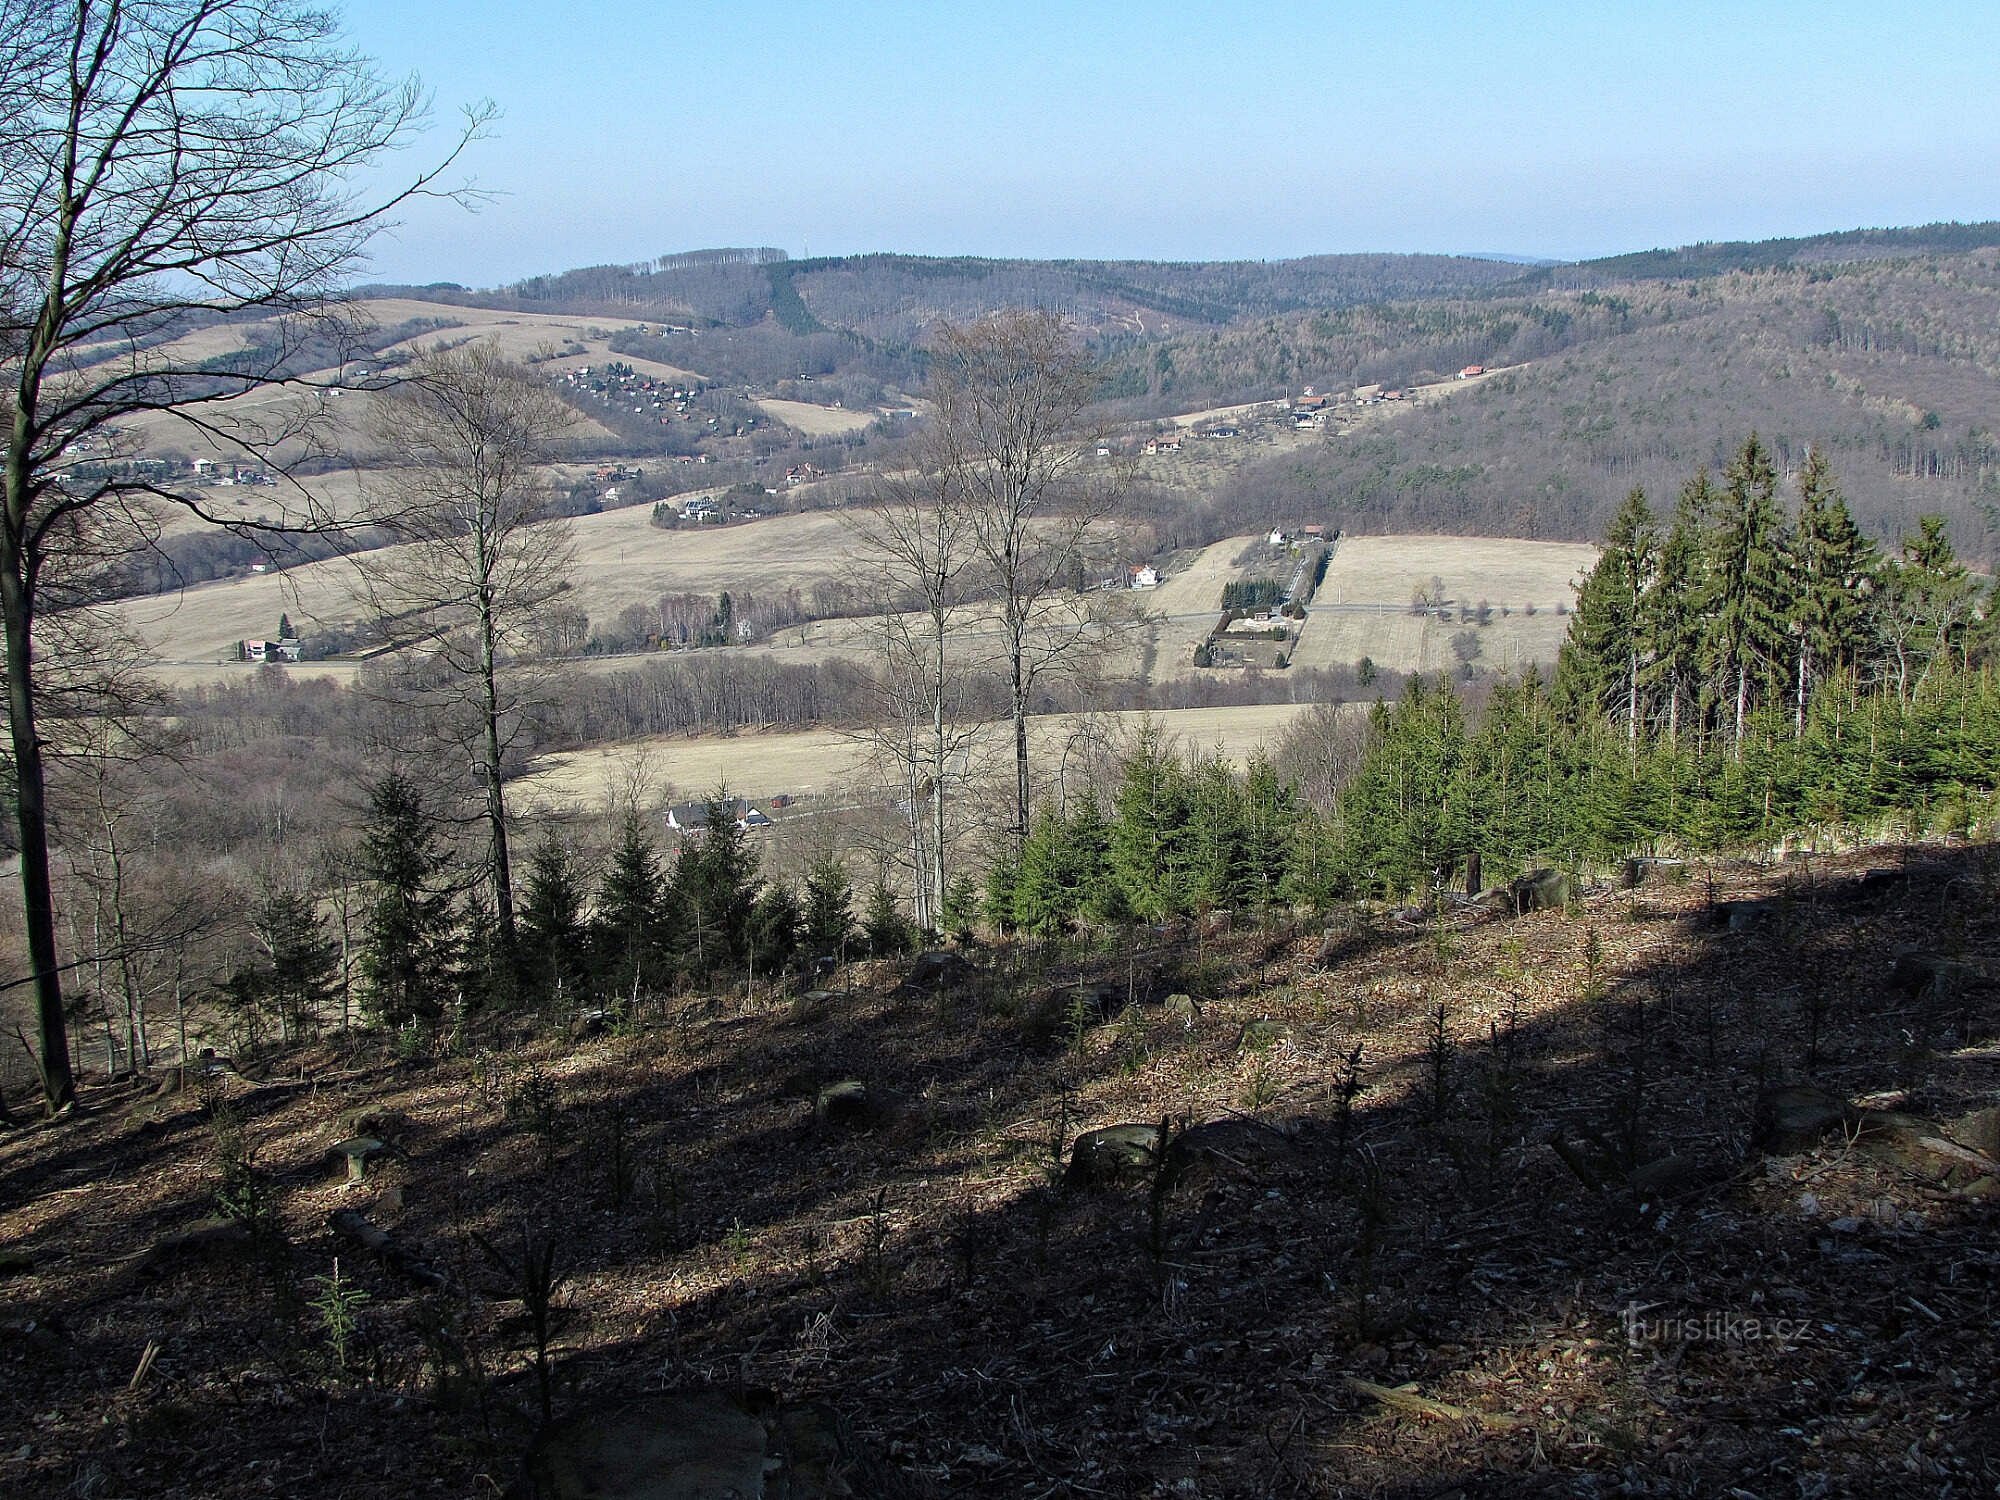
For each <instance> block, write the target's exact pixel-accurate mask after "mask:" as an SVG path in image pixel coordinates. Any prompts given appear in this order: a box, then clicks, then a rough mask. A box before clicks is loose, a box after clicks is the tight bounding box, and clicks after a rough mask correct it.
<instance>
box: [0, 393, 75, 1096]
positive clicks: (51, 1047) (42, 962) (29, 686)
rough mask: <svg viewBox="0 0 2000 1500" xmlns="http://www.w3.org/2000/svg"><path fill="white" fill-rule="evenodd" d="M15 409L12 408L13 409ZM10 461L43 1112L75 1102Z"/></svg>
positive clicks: (11, 564) (18, 770)
mask: <svg viewBox="0 0 2000 1500" xmlns="http://www.w3.org/2000/svg"><path fill="white" fill-rule="evenodd" d="M17 415H18V414H17ZM18 468H19V466H18V465H17V464H15V463H12V462H10V463H9V465H8V473H7V512H8V515H9V517H10V523H9V525H8V526H7V527H6V534H5V536H4V537H0V616H4V618H5V624H6V631H7V720H8V730H9V733H10V735H11V737H12V739H13V746H14V827H15V832H16V834H17V836H18V837H19V839H20V844H21V908H22V915H23V917H24V919H25V921H26V924H27V937H28V964H29V967H30V968H31V969H32V970H33V971H34V976H35V1022H36V1027H37V1029H38V1031H39V1033H40V1038H41V1045H42V1053H41V1059H40V1061H41V1072H42V1102H43V1104H44V1106H45V1107H46V1108H47V1109H48V1112H49V1113H50V1114H54V1113H55V1112H56V1111H57V1110H60V1109H64V1108H66V1107H68V1106H69V1105H71V1104H74V1103H75V1102H76V1075H75V1073H74V1072H73V1071H72V1069H71V1067H70V1059H69V1032H68V1030H67V1028H66V1026H65V1023H64V1019H63V995H62V974H61V972H60V971H59V970H58V968H57V966H56V908H55V896H54V892H53V889H52V887H51V885H50V881H49V823H48V792H47V786H46V782H45V778H44V775H43V769H42V740H41V735H40V733H39V731H38V730H37V729H36V721H35V687H34V675H33V674H34V646H33V631H34V626H33V608H32V605H31V603H30V601H29V597H28V583H27V580H26V577H25V571H26V569H25V561H24V559H23V558H22V556H21V539H20V537H19V536H18V535H17V534H15V530H14V526H13V524H12V522H11V518H12V517H13V516H14V515H17V514H19V511H18V509H17V503H18V502H17V496H18V495H19V494H20V490H21V488H22V486H23V483H24V481H25V478H26V476H25V475H24V474H22V473H19V472H17V470H18Z"/></svg>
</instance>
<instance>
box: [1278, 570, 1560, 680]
mask: <svg viewBox="0 0 2000 1500" xmlns="http://www.w3.org/2000/svg"><path fill="white" fill-rule="evenodd" d="M1596 558H1597V549H1596V548H1595V547H1591V546H1588V545H1586V544H1581V543H1576V542H1519V541H1510V540H1507V539H1505V538H1500V537H1444V536H1359V537H1343V538H1341V541H1340V543H1339V545H1338V546H1336V547H1335V548H1334V552H1333V561H1332V562H1331V563H1330V564H1329V565H1328V567H1327V573H1326V581H1325V582H1324V583H1323V584H1321V585H1320V590H1319V593H1318V595H1317V596H1316V597H1315V598H1314V600H1313V606H1312V614H1311V617H1310V618H1309V619H1308V620H1307V622H1306V627H1305V631H1304V633H1303V634H1302V635H1301V636H1300V637H1299V641H1298V647H1297V649H1296V650H1295V651H1294V652H1293V653H1292V662H1293V665H1295V666H1301V667H1339V666H1349V665H1352V664H1353V663H1354V662H1355V661H1357V660H1358V659H1360V658H1361V657H1363V656H1366V657H1368V658H1369V659H1370V660H1371V661H1373V662H1374V663H1375V664H1376V665H1377V666H1380V667H1390V668H1394V669H1395V670H1397V671H1402V672H1436V671H1442V670H1447V669H1449V668H1451V667H1454V666H1456V665H1457V664H1458V662H1459V659H1460V658H1459V657H1458V655H1457V653H1456V652H1455V651H1454V650H1453V648H1452V638H1453V637H1454V636H1456V635H1458V634H1460V633H1461V632H1464V631H1467V630H1470V631H1472V632H1473V634H1474V636H1475V637H1476V638H1477V640H1478V642H1479V654H1478V655H1477V656H1476V657H1474V658H1473V660H1474V664H1475V665H1478V666H1482V667H1496V668H1499V669H1501V670H1503V671H1511V670H1515V669H1518V668H1520V667H1522V666H1525V665H1526V664H1527V663H1529V662H1550V661H1554V660H1555V656H1556V652H1557V651H1558V650H1559V649H1560V648H1561V646H1562V641H1563V635H1564V633H1565V632H1566V631H1567V630H1568V629H1569V616H1568V615H1567V614H1563V613H1558V612H1557V608H1556V606H1557V605H1558V604H1560V605H1563V606H1565V607H1566V606H1568V605H1569V603H1570V602H1571V601H1572V600H1573V599H1574V597H1575V589H1574V587H1573V585H1574V583H1575V580H1576V579H1578V578H1579V577H1580V576H1581V575H1582V574H1583V572H1584V571H1585V570H1586V569H1588V568H1589V567H1590V566H1591V565H1592V563H1594V562H1595V561H1596ZM1433 579H1437V580H1439V581H1441V582H1442V584H1443V586H1444V601H1445V603H1446V605H1447V606H1448V607H1449V608H1450V610H1451V618H1450V619H1449V620H1441V619H1438V618H1437V617H1436V615H1435V614H1430V615H1413V614H1411V613H1410V596H1411V594H1412V593H1413V592H1414V591H1415V590H1417V589H1428V588H1429V587H1430V586H1431V581H1432V580H1433ZM1481 602H1484V603H1487V604H1489V605H1491V606H1492V612H1491V614H1490V615H1489V617H1488V623H1487V624H1485V625H1478V624H1476V623H1475V622H1473V621H1470V620H1466V621H1461V620H1460V619H1459V616H1458V608H1459V606H1460V605H1461V604H1463V605H1467V606H1471V607H1473V608H1475V609H1476V608H1477V606H1478V605H1479V604H1480V603H1481ZM1531 604H1532V605H1533V606H1534V613H1533V614H1530V613H1528V611H1527V606H1528V605H1531Z"/></svg>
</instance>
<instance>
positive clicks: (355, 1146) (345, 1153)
mask: <svg viewBox="0 0 2000 1500" xmlns="http://www.w3.org/2000/svg"><path fill="white" fill-rule="evenodd" d="M388 1149H389V1148H388V1147H387V1146H386V1145H384V1144H383V1143H382V1141H380V1140H379V1139H377V1138H376V1137H375V1136H372V1135H357V1136H350V1137H349V1138H348V1139H346V1140H344V1141H337V1142H335V1143H334V1144H333V1145H332V1146H330V1147H328V1148H327V1155H328V1156H330V1157H332V1158H333V1159H334V1160H335V1161H336V1162H340V1163H344V1164H345V1166H346V1168H347V1181H349V1182H364V1181H366V1180H367V1177H368V1163H369V1161H370V1159H372V1158H373V1157H376V1156H379V1155H381V1154H382V1153H383V1152H384V1151H386V1150H388Z"/></svg>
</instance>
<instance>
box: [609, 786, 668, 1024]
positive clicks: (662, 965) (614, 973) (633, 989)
mask: <svg viewBox="0 0 2000 1500" xmlns="http://www.w3.org/2000/svg"><path fill="white" fill-rule="evenodd" d="M667 932H668V926H667V922H666V918H665V891H664V889H663V885H662V881H661V878H660V865H659V857H658V855H657V854H656V853H655V851H654V848H653V841H652V839H650V838H649V837H647V834H646V825H645V822H644V820H642V819H641V818H640V816H639V814H638V813H637V812H636V811H628V812H627V813H626V814H625V817H624V819H623V820H622V821H621V822H620V824H619V827H618V842H617V843H616V844H614V845H613V846H612V849H611V858H610V860H609V862H608V863H607V864H606V865H605V868H604V877H603V879H602V880H601V881H600V882H599V883H598V887H597V901H596V909H595V911H594V912H593V913H592V914H591V919H590V950H591V955H592V967H593V968H594V969H595V971H596V975H597V985H598V990H599V992H600V993H601V994H603V995H605V996H607V997H609V998H610V999H613V1000H623V999H626V998H628V997H630V996H633V995H636V994H637V993H638V992H640V991H641V990H649V989H654V988H656V987H658V986H659V985H661V984H662V983H664V982H665V980H666V979H667V977H668V974H669V970H670V962H669V955H668V951H667V945H666V936H667Z"/></svg>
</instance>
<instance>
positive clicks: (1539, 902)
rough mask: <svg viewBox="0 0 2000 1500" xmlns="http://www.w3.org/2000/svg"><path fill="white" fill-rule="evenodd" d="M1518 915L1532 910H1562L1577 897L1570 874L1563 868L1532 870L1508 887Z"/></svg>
mask: <svg viewBox="0 0 2000 1500" xmlns="http://www.w3.org/2000/svg"><path fill="white" fill-rule="evenodd" d="M1507 889H1508V892H1509V893H1510V894H1511V895H1512V896H1513V898H1514V913H1515V915H1516V916H1523V915H1526V914H1527V913H1528V912H1531V911H1561V910H1562V909H1563V908H1564V907H1566V906H1568V905H1569V903H1570V902H1571V901H1572V900H1573V899H1574V898H1575V895H1576V890H1575V887H1574V885H1573V884H1572V882H1571V880H1570V878H1569V876H1567V875H1565V874H1564V873H1563V872H1562V871H1561V870H1530V871H1529V872H1528V873H1527V874H1525V875H1523V876H1521V877H1520V878H1519V879H1518V880H1516V881H1515V882H1514V883H1513V884H1512V885H1511V886H1509V887H1508V888H1507Z"/></svg>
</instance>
